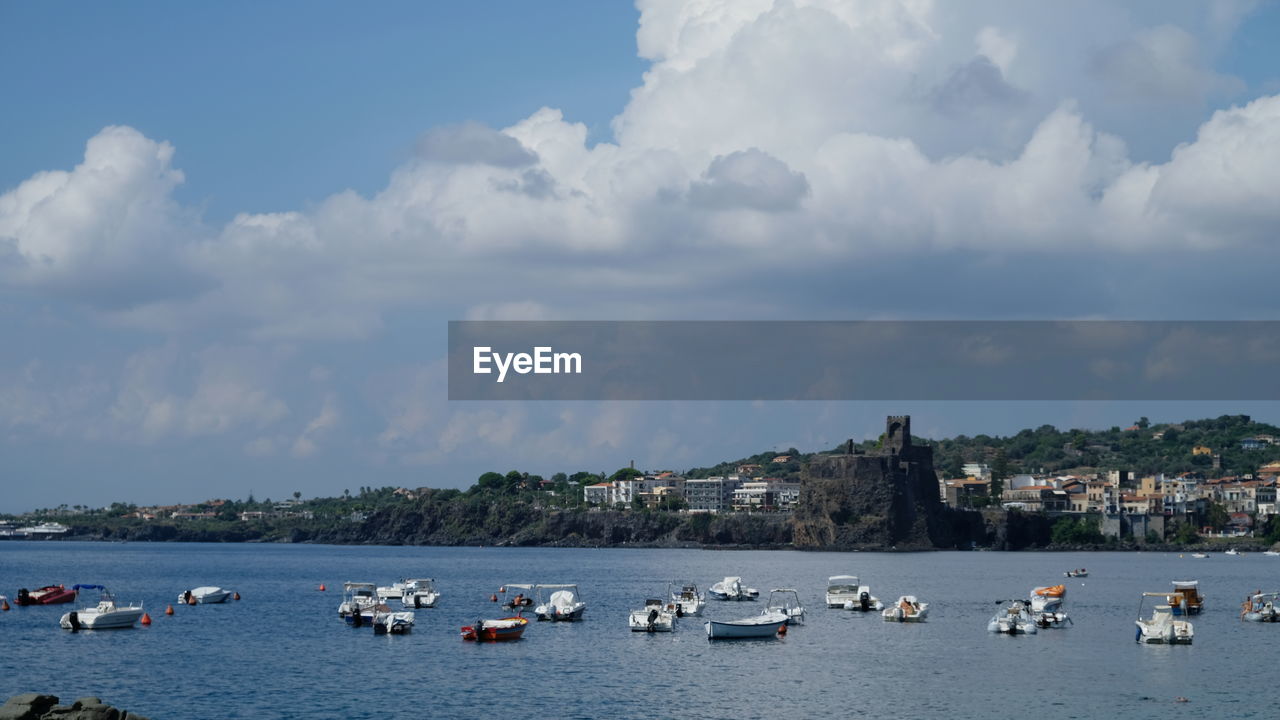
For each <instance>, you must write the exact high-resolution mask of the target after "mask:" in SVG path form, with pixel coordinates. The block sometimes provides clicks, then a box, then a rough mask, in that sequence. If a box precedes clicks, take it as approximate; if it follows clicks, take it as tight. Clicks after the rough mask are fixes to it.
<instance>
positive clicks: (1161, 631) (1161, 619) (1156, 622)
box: [1133, 592, 1195, 645]
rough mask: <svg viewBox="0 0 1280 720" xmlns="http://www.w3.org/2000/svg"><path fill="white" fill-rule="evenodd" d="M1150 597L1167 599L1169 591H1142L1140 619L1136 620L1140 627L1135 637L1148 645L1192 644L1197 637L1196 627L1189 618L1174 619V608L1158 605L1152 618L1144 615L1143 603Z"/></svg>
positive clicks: (1153, 610) (1139, 606)
mask: <svg viewBox="0 0 1280 720" xmlns="http://www.w3.org/2000/svg"><path fill="white" fill-rule="evenodd" d="M1149 597H1156V598H1163V599H1165V600H1166V601H1167V600H1168V598H1169V593H1150V592H1149V593H1142V600H1141V601H1140V602H1139V603H1138V619H1137V620H1135V621H1134V623H1135V624H1136V625H1137V626H1138V629H1137V633H1136V634H1135V635H1134V638H1133V639H1134V640H1136V641H1137V642H1140V643H1144V644H1147V645H1190V644H1191V641H1192V639H1194V638H1195V629H1194V628H1193V627H1192V626H1191V623H1190V622H1189V621H1187V620H1176V619H1174V616H1173V609H1172V608H1170V607H1169V606H1168V605H1156V606H1155V607H1154V608H1153V609H1152V613H1151V617H1150V618H1146V619H1144V618H1143V617H1142V605H1143V603H1144V602H1146V600H1147V598H1149Z"/></svg>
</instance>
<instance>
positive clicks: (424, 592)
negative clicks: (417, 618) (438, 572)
mask: <svg viewBox="0 0 1280 720" xmlns="http://www.w3.org/2000/svg"><path fill="white" fill-rule="evenodd" d="M439 599H440V591H439V590H436V583H435V580H433V579H431V578H409V579H407V580H405V581H404V588H403V592H402V594H401V596H400V603H401V604H402V605H404V606H405V607H407V608H432V607H435V606H436V601H437V600H439Z"/></svg>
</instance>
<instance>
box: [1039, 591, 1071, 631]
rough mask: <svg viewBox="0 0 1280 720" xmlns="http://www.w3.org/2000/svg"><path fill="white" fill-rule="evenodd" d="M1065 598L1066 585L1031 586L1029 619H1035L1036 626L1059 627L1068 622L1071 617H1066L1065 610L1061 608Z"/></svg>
mask: <svg viewBox="0 0 1280 720" xmlns="http://www.w3.org/2000/svg"><path fill="white" fill-rule="evenodd" d="M1066 599H1067V586H1066V585H1051V586H1048V587H1038V588H1032V590H1031V619H1032V620H1034V621H1035V623H1036V627H1040V628H1049V627H1061V626H1062V625H1063V624H1065V623H1070V622H1071V618H1069V617H1067V612H1066V611H1065V610H1063V609H1062V604H1063V603H1064V602H1065V601H1066Z"/></svg>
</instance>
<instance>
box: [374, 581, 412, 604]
mask: <svg viewBox="0 0 1280 720" xmlns="http://www.w3.org/2000/svg"><path fill="white" fill-rule="evenodd" d="M404 586H405V580H404V579H403V578H401V579H400V581H399V582H393V583H391V584H390V585H379V586H378V588H377V591H376V592H377V593H378V600H380V601H382V602H386V601H388V600H399V599H401V598H402V597H404Z"/></svg>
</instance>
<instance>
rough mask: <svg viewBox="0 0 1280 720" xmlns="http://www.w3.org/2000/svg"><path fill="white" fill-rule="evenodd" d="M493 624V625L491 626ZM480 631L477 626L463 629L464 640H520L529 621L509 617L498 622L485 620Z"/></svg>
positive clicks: (466, 626) (467, 626)
mask: <svg viewBox="0 0 1280 720" xmlns="http://www.w3.org/2000/svg"><path fill="white" fill-rule="evenodd" d="M491 623H492V624H491ZM480 625H481V627H480V628H479V630H477V629H476V626H475V625H464V626H463V627H462V639H463V640H469V641H472V642H510V641H512V640H519V639H520V638H521V636H523V635H524V629H525V627H527V626H528V625H529V620H528V619H527V618H522V617H508V618H501V619H498V620H483V621H481V623H480Z"/></svg>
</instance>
